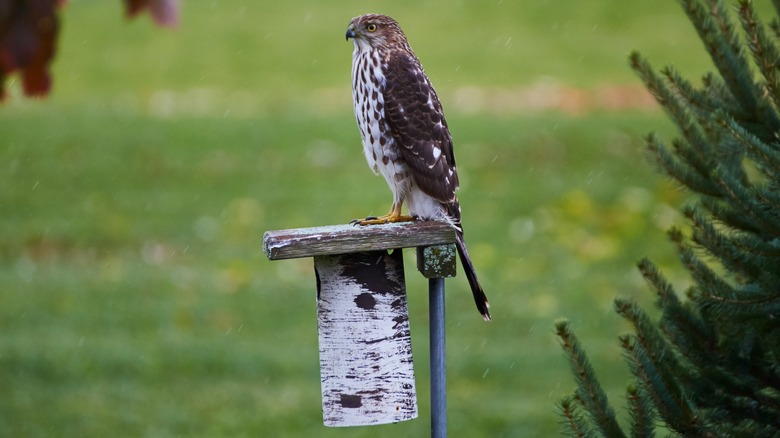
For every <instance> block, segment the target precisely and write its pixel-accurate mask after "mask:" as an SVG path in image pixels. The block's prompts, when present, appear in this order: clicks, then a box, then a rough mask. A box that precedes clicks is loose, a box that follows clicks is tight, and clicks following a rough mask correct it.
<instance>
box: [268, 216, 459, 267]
mask: <svg viewBox="0 0 780 438" xmlns="http://www.w3.org/2000/svg"><path fill="white" fill-rule="evenodd" d="M455 239H456V237H455V230H454V229H453V228H452V227H451V226H450V225H449V224H447V223H446V222H442V221H415V222H400V223H395V224H386V225H370V226H359V225H348V224H347V225H333V226H325V227H316V228H295V229H289V230H275V231H268V232H266V233H265V235H264V236H263V251H264V252H265V254H266V256H268V258H269V259H271V260H282V259H292V258H299V257H312V256H320V255H330V254H347V253H354V252H362V251H377V250H387V249H395V248H411V247H421V246H430V245H443V244H451V243H455Z"/></svg>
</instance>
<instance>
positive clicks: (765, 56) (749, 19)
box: [739, 0, 780, 131]
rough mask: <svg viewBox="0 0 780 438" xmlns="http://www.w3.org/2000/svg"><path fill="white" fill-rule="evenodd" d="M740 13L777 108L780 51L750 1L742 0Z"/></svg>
mask: <svg viewBox="0 0 780 438" xmlns="http://www.w3.org/2000/svg"><path fill="white" fill-rule="evenodd" d="M739 13H740V17H741V21H742V27H743V28H744V29H745V33H746V34H747V35H748V40H747V41H748V47H749V48H750V51H751V52H752V53H753V59H754V60H755V62H756V65H757V66H758V68H759V70H760V71H761V74H762V75H763V76H764V79H765V80H766V87H767V91H768V92H769V96H770V98H771V99H772V103H773V105H774V108H777V106H778V103H779V102H780V77H778V74H777V73H778V71H777V62H778V60H780V53H778V51H777V47H776V46H775V44H774V43H773V42H772V40H770V39H769V38H768V36H767V34H766V32H765V31H764V27H763V26H762V25H761V24H760V23H758V21H757V20H756V16H755V11H754V9H753V5H752V3H751V2H750V1H748V0H740V2H739ZM774 119H775V121H776V119H777V117H776V116H775V117H774ZM770 120H771V119H770ZM772 131H777V125H775V126H774V129H772Z"/></svg>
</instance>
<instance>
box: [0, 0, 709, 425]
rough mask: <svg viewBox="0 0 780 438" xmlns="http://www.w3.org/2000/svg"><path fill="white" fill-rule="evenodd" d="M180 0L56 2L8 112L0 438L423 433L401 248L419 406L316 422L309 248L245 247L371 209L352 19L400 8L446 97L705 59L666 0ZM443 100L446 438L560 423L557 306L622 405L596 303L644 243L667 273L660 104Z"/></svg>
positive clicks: (622, 278) (611, 332)
mask: <svg viewBox="0 0 780 438" xmlns="http://www.w3.org/2000/svg"><path fill="white" fill-rule="evenodd" d="M182 3H185V4H184V5H183V6H184V10H183V17H182V26H181V28H180V29H179V30H177V31H170V30H164V29H156V28H154V27H153V26H152V25H151V24H150V20H149V19H148V17H141V18H140V19H137V20H135V21H132V22H125V21H123V20H122V19H121V17H120V5H119V2H118V1H114V2H95V1H88V0H72V1H70V2H69V4H68V6H67V8H66V9H65V10H64V14H63V15H64V33H63V35H62V39H61V41H60V49H59V58H58V60H57V62H56V65H55V88H54V93H53V95H52V96H50V97H49V98H48V99H47V100H45V101H26V100H23V99H21V98H20V97H18V96H14V97H13V98H12V100H11V101H10V102H8V103H7V104H5V105H4V106H2V107H0V334H1V335H0V391H1V392H2V394H3V396H2V397H0V435H4V436H51V435H55V436H117V435H129V436H135V435H147V436H168V435H184V436H218V435H230V436H284V437H287V436H289V437H292V436H323V437H363V436H366V437H367V436H371V437H397V436H400V435H406V436H426V435H427V430H428V418H427V417H428V408H427V403H428V398H427V394H426V391H427V387H428V385H427V381H428V379H427V358H426V356H427V333H426V330H427V320H426V318H427V307H426V306H427V304H426V303H427V301H426V300H427V298H426V296H425V295H426V294H425V290H426V286H425V284H426V283H425V282H424V280H423V279H422V278H419V275H416V273H415V272H416V271H415V270H414V267H413V262H414V254H413V253H412V252H410V253H409V254H407V256H408V257H407V263H408V264H409V266H408V267H407V272H408V278H407V283H408V285H407V287H408V290H409V292H410V307H411V312H412V317H411V321H412V333H413V338H414V342H415V345H414V348H415V356H416V357H415V360H416V365H417V370H418V388H419V390H420V394H419V403H420V411H421V418H420V419H418V420H415V421H411V422H406V423H402V424H398V425H389V426H378V427H372V428H353V429H327V428H325V427H323V426H322V423H321V411H320V401H319V390H320V389H319V374H318V359H317V345H316V342H317V339H316V320H315V302H314V278H313V277H314V276H313V272H312V267H311V262H310V261H309V260H293V261H285V262H273V263H272V262H269V261H267V260H266V259H265V257H264V256H263V255H262V253H261V251H260V239H261V236H262V233H263V232H264V231H265V230H269V229H278V228H290V227H302V226H315V225H326V224H336V223H343V222H345V221H347V220H349V219H352V218H355V217H359V216H364V215H366V214H369V213H377V212H380V213H381V212H384V211H385V210H386V208H387V206H388V203H389V201H390V196H389V191H388V189H387V187H386V186H385V183H384V181H383V180H382V179H381V178H377V177H374V176H372V174H371V172H370V171H369V169H368V168H367V166H366V165H365V162H364V159H363V158H362V154H361V152H360V144H359V136H358V132H357V128H356V127H355V122H354V119H353V115H352V112H351V100H350V99H351V94H350V93H351V92H350V88H349V87H350V85H349V69H350V56H351V50H352V49H351V44H349V43H347V42H345V41H344V31H345V28H346V25H347V23H348V21H349V19H350V18H351V17H352V16H354V15H358V14H359V13H362V12H368V11H369V10H370V11H377V12H386V13H389V14H391V15H393V16H395V17H396V18H397V19H398V20H399V21H400V22H401V24H402V25H403V26H404V28H405V29H406V31H407V34H408V35H409V37H410V39H411V42H412V45H413V46H414V47H415V49H416V51H417V53H418V55H419V56H420V57H421V58H422V60H423V63H424V64H425V66H426V69H427V71H428V73H429V75H430V76H431V78H432V79H433V81H434V83H435V85H436V86H437V89H438V90H439V92H440V95H441V97H442V100H443V102H444V105H445V109H447V108H448V106H447V105H448V102H450V101H453V100H455V99H456V96H457V95H458V91H459V90H461V89H462V88H463V87H486V88H494V89H502V88H506V89H516V88H524V87H531V86H533V85H534V84H538V83H540V82H544V83H550V82H552V83H560V84H565V85H567V86H576V87H583V88H584V89H585V90H596V89H599V87H603V86H605V85H638V84H639V81H638V80H637V79H636V78H634V76H633V74H632V73H631V72H630V70H629V69H628V67H627V62H626V57H627V54H628V52H629V51H630V50H631V49H634V48H636V49H640V50H641V51H642V52H643V53H644V54H646V55H647V56H648V57H650V59H651V61H653V62H655V63H656V64H657V65H658V66H659V67H660V66H661V65H663V64H665V63H667V62H674V63H675V65H676V66H677V67H678V68H679V69H680V70H682V71H683V72H685V73H686V74H687V75H688V76H694V77H696V76H700V75H701V74H702V73H703V72H705V71H706V70H707V69H709V64H708V62H707V60H706V58H705V55H704V54H703V53H702V50H701V49H700V43H699V42H698V40H697V39H696V36H695V32H694V31H693V30H692V29H691V28H690V26H689V25H688V23H687V22H686V19H685V17H684V15H683V13H682V12H681V11H679V10H678V7H677V5H676V4H675V2H662V3H659V2H656V1H654V0H652V1H651V0H646V1H638V0H635V1H633V2H631V6H630V7H629V6H627V3H626V2H621V1H617V0H612V1H602V2H563V1H560V0H557V1H556V0H549V1H542V0H533V1H524V2H512V1H494V2H491V3H490V4H487V3H477V2H464V1H455V2H451V1H448V2H444V1H436V2H417V1H414V2H413V1H402V2H399V1H396V2H389V1H380V2H376V3H375V4H373V5H372V6H371V7H366V6H365V4H364V3H365V2H358V1H345V2H339V3H338V5H339V6H333V5H325V4H320V3H318V2H252V1H239V0H234V1H211V2H182ZM658 29H662V30H663V32H660V33H658V32H657V30H658ZM12 88H13V90H12V91H13V92H14V94H18V91H14V90H17V87H16V86H13V87H12ZM447 114H448V120H449V124H450V126H451V127H452V131H453V134H454V136H455V141H456V150H457V156H458V163H459V164H460V168H459V170H460V172H461V175H462V177H461V178H462V190H461V192H460V196H461V201H462V204H463V210H464V225H465V227H466V230H467V236H468V241H469V243H470V248H471V252H472V256H473V257H474V259H475V263H476V265H477V267H478V270H479V271H480V278H481V279H482V280H483V282H484V286H485V289H486V290H487V293H488V296H489V297H490V300H491V304H492V305H493V312H494V317H495V321H494V322H493V323H492V324H485V323H483V322H481V319H480V318H479V316H478V315H477V313H476V311H475V310H474V308H473V303H472V301H471V298H470V294H469V293H468V290H467V287H468V286H467V284H466V282H465V280H464V279H463V278H462V276H461V277H458V278H456V279H454V280H450V281H448V293H449V298H448V318H449V319H448V353H449V356H448V357H449V364H448V365H449V369H448V382H449V399H448V401H449V427H450V429H451V435H452V436H468V437H501V436H513V437H522V436H554V435H556V434H558V432H559V426H558V418H557V416H556V414H555V407H554V404H555V400H556V399H557V398H558V397H560V396H561V395H563V394H565V393H567V392H569V391H570V390H571V389H572V388H573V386H574V385H573V381H572V378H571V376H570V374H569V371H568V368H567V364H566V361H565V359H564V357H563V355H562V353H561V351H560V349H559V347H558V345H557V343H556V340H555V339H554V337H553V335H552V324H553V321H554V319H555V318H557V317H559V316H567V317H569V318H570V319H572V321H573V322H574V326H575V328H576V329H577V331H578V333H579V335H580V336H581V338H582V339H583V341H584V343H585V345H586V346H587V347H588V349H589V353H590V354H591V356H592V359H593V362H594V364H595V366H596V367H597V369H598V371H599V374H600V375H601V376H602V377H603V378H604V381H605V383H606V384H607V386H608V388H609V391H610V394H611V396H612V398H613V400H614V401H616V402H617V403H618V404H620V400H621V399H622V397H623V389H624V386H625V384H626V383H627V377H628V373H627V371H626V370H625V366H624V365H623V364H622V361H621V357H620V351H619V349H618V347H617V342H616V337H617V334H618V333H620V332H621V331H624V330H626V329H627V327H626V326H625V325H624V324H623V323H622V321H620V320H619V318H618V317H617V316H615V315H614V314H613V312H612V311H611V300H612V298H613V297H614V296H615V295H617V294H623V295H631V296H636V297H637V298H638V299H639V300H640V302H643V303H648V304H649V303H650V302H651V301H652V297H651V294H650V292H649V290H648V289H647V288H646V287H645V286H644V285H643V283H642V280H641V278H640V277H639V275H638V274H637V273H636V272H635V269H634V267H633V266H634V263H635V261H636V260H637V259H638V258H640V257H642V256H645V255H647V256H650V257H652V258H653V259H654V260H655V261H657V262H658V263H659V264H661V265H662V266H663V267H664V269H665V270H666V272H667V273H669V274H670V275H671V277H672V279H673V280H674V281H675V282H676V283H677V284H681V283H684V282H685V278H684V276H682V274H681V273H680V271H679V269H678V268H677V264H676V261H675V255H674V252H673V249H672V247H671V245H669V244H667V243H666V241H665V239H664V234H663V231H664V230H665V229H666V228H668V227H669V226H670V225H671V224H674V223H679V222H680V219H679V216H678V215H677V214H676V213H675V210H676V208H677V207H678V206H679V205H680V204H681V203H682V202H683V201H684V194H683V193H681V192H679V191H678V190H677V189H676V188H674V187H672V186H671V185H670V184H669V183H667V182H665V181H664V180H663V178H662V177H660V176H659V175H658V174H657V173H656V172H655V171H654V170H653V168H652V166H651V165H650V164H648V163H647V161H646V160H645V157H644V153H643V143H642V140H641V137H642V136H643V135H644V134H646V133H647V132H649V131H651V130H656V131H659V133H660V134H661V135H662V136H664V137H666V138H668V137H670V136H671V135H672V133H673V131H672V129H671V127H670V125H669V123H668V122H667V121H666V120H665V118H664V116H663V114H662V113H661V112H660V111H658V110H656V109H653V108H650V109H646V110H641V111H640V110H633V111H620V112H604V111H592V112H589V113H587V114H578V115H567V114H562V113H557V112H543V113H534V112H514V113H511V112H510V113H505V114H497V113H496V112H489V111H482V112H471V111H468V110H467V109H466V110H464V109H463V108H462V106H454V108H453V110H448V112H447Z"/></svg>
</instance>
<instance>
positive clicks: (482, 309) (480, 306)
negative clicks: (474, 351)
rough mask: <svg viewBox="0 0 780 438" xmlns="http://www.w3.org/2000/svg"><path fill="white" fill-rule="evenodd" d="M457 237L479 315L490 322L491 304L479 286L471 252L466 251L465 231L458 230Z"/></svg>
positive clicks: (464, 268)
mask: <svg viewBox="0 0 780 438" xmlns="http://www.w3.org/2000/svg"><path fill="white" fill-rule="evenodd" d="M457 236H458V238H457V242H456V245H457V247H458V254H459V255H460V261H461V263H462V264H463V270H464V271H465V272H466V278H467V279H468V280H469V286H471V293H472V294H473V295H474V303H476V305H477V310H479V313H480V314H482V318H483V319H484V320H485V321H490V304H488V299H487V296H486V295H485V292H484V291H483V290H482V286H480V284H479V280H478V279H477V271H476V270H475V269H474V264H473V263H471V257H469V251H468V249H466V242H465V241H464V240H463V231H461V230H459V229H458V230H457Z"/></svg>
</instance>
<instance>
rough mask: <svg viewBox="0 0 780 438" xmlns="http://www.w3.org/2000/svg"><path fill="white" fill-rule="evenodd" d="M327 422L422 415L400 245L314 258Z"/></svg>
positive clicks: (392, 420)
mask: <svg viewBox="0 0 780 438" xmlns="http://www.w3.org/2000/svg"><path fill="white" fill-rule="evenodd" d="M314 268H315V272H316V274H317V313H318V329H319V347H320V376H321V381H322V411H323V420H324V423H325V425H326V426H360V425H371V424H385V423H397V422H399V421H405V420H411V419H413V418H416V417H417V397H416V393H415V384H414V367H413V363H412V343H411V336H410V328H409V315H408V309H407V300H406V288H405V283H404V270H403V255H402V251H401V250H395V251H393V252H392V254H388V253H387V251H372V252H362V253H353V254H341V255H332V256H317V257H315V258H314Z"/></svg>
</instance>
